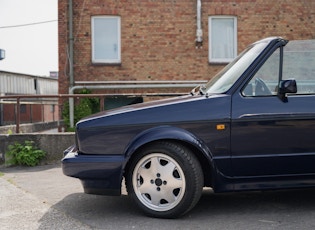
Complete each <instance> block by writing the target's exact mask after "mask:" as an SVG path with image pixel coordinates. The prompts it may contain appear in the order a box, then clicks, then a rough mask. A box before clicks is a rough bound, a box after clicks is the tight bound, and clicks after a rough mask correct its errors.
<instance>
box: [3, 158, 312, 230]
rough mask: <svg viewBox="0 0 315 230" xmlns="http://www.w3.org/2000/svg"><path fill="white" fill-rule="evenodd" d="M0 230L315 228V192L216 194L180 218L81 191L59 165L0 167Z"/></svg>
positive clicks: (208, 193) (205, 197)
mask: <svg viewBox="0 0 315 230" xmlns="http://www.w3.org/2000/svg"><path fill="white" fill-rule="evenodd" d="M0 172H1V173H0V229H1V230H12V229H71V230H72V229H119V230H121V229H158V230H162V229H180V230H183V229H210V230H216V229H220V230H222V229H224V230H229V229H231V230H232V229H233V230H237V229H241V230H244V229H257V230H261V229H264V230H265V229H277V230H278V229H286V230H287V229H315V195H314V193H315V189H309V190H306V189H305V190H285V191H270V192H246V193H226V194H214V193H213V192H212V190H211V189H205V190H204V191H203V195H202V197H201V200H200V202H199V203H198V204H197V206H196V207H195V208H194V209H193V210H192V211H191V212H189V213H188V214H187V215H185V216H183V217H182V218H179V219H175V220H161V219H154V218H149V217H146V216H144V215H143V214H142V213H141V212H140V211H139V210H138V209H137V208H136V207H135V206H134V204H133V202H132V201H131V200H130V199H129V197H128V196H127V195H126V191H125V190H124V191H123V195H122V196H117V197H106V196H96V195H88V194H84V193H83V189H82V186H81V183H80V181H79V180H77V179H75V178H70V177H66V176H64V175H63V174H62V170H61V167H60V165H59V164H57V165H46V166H38V167H33V168H29V167H11V168H3V167H2V168H0Z"/></svg>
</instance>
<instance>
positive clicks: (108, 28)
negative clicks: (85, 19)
mask: <svg viewBox="0 0 315 230" xmlns="http://www.w3.org/2000/svg"><path fill="white" fill-rule="evenodd" d="M120 43H121V42H120V17H119V16H93V17H92V62H93V63H120V62H121V53H120V52H121V51H120V50H121V45H120Z"/></svg>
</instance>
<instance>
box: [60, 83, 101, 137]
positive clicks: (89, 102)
mask: <svg viewBox="0 0 315 230" xmlns="http://www.w3.org/2000/svg"><path fill="white" fill-rule="evenodd" d="M79 93H80V94H90V93H91V91H90V90H88V89H83V90H82V91H80V92H79ZM99 107H100V101H99V99H98V98H81V99H80V101H79V103H77V104H75V105H74V109H73V113H74V117H73V122H74V124H76V123H77V122H78V121H79V120H81V119H82V118H84V117H87V116H89V115H91V114H93V113H97V112H99ZM62 118H63V120H64V122H65V125H66V129H67V130H66V131H74V128H73V129H71V128H69V127H70V114H69V102H66V103H65V104H64V108H63V111H62Z"/></svg>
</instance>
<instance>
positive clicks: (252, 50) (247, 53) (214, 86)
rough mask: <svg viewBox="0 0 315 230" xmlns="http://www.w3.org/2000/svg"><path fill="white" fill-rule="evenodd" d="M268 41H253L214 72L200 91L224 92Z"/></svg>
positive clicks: (209, 92) (210, 92) (205, 92)
mask: <svg viewBox="0 0 315 230" xmlns="http://www.w3.org/2000/svg"><path fill="white" fill-rule="evenodd" d="M268 43H269V42H268V41H265V42H259V43H254V44H252V45H251V46H249V47H247V48H246V49H245V50H244V51H243V52H242V53H241V54H240V55H239V56H238V57H237V58H235V59H234V60H233V61H232V62H230V63H229V64H228V65H227V66H226V67H225V68H224V69H222V70H221V71H220V72H219V73H218V74H216V75H215V76H214V77H213V78H212V79H211V80H210V81H209V82H208V83H207V84H206V85H205V86H204V87H202V89H201V91H202V93H204V94H218V93H225V92H226V91H227V90H229V89H230V88H231V87H232V85H233V84H234V83H235V82H236V81H237V79H238V78H239V77H240V76H241V75H242V74H243V73H244V71H245V70H246V69H247V68H248V67H249V66H250V64H251V63H252V62H253V61H254V60H255V59H256V58H257V56H258V55H259V54H260V53H261V52H262V51H263V50H264V49H265V47H266V46H267V45H268Z"/></svg>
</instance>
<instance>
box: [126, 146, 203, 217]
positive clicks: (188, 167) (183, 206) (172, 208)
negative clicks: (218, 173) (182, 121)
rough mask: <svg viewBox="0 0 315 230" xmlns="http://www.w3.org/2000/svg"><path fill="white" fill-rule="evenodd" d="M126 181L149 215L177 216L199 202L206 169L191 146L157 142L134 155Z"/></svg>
mask: <svg viewBox="0 0 315 230" xmlns="http://www.w3.org/2000/svg"><path fill="white" fill-rule="evenodd" d="M126 184H127V190H128V194H129V195H130V196H131V197H132V198H133V199H134V201H135V202H136V204H137V205H138V206H139V207H140V209H142V210H143V211H144V212H145V213H146V214H147V215H149V216H153V217H159V218H175V217H178V216H180V215H183V214H185V213H186V212H188V211H189V210H191V209H192V208H193V207H194V206H195V205H196V203H197V202H198V200H199V198H200V196H201V192H202V187H203V173H202V170H201V166H200V164H199V161H198V160H197V159H196V157H195V156H194V155H193V153H192V152H191V151H190V150H189V149H188V148H186V147H184V146H182V145H179V144H174V143H170V142H156V143H154V144H151V145H150V146H147V147H145V148H144V149H143V150H142V151H141V152H140V153H139V154H137V155H136V156H135V157H134V158H133V159H132V161H131V163H130V167H128V172H127V176H126Z"/></svg>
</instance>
